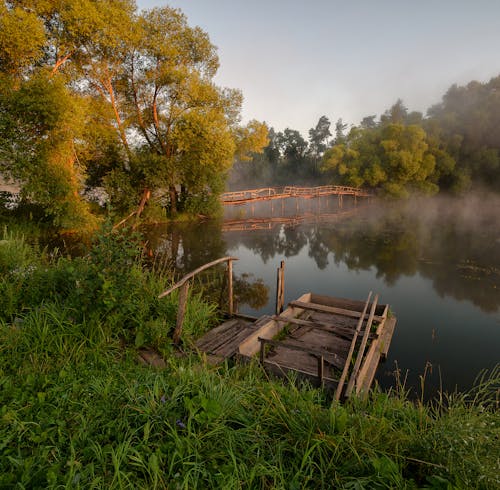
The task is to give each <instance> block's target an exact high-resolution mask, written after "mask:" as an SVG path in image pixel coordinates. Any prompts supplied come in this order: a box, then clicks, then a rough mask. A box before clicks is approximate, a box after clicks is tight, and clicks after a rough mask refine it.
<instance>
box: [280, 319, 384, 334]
mask: <svg viewBox="0 0 500 490" xmlns="http://www.w3.org/2000/svg"><path fill="white" fill-rule="evenodd" d="M272 319H273V320H276V321H277V322H283V323H291V324H293V325H300V326H303V327H309V328H314V329H317V330H324V331H325V332H331V333H333V334H336V335H339V336H340V337H344V338H346V339H348V340H351V339H352V337H353V336H354V333H355V331H356V329H355V328H349V327H344V326H342V327H339V326H337V325H335V324H333V323H326V322H325V323H319V322H315V321H311V320H302V319H301V318H281V317H280V316H276V315H275V316H273V317H272ZM373 338H375V335H374V334H370V339H373Z"/></svg>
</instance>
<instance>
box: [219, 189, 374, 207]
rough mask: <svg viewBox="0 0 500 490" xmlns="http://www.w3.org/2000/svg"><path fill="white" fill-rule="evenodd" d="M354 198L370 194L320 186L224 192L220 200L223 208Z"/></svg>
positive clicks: (356, 190) (355, 190) (358, 190)
mask: <svg viewBox="0 0 500 490" xmlns="http://www.w3.org/2000/svg"><path fill="white" fill-rule="evenodd" d="M332 195H337V196H354V197H370V195H371V194H370V193H369V192H367V191H365V190H363V189H360V188H358V187H348V186H340V185H322V186H318V187H297V186H290V185H288V186H285V187H263V188H260V189H248V190H243V191H234V192H225V193H224V194H222V195H221V197H220V199H221V202H222V204H223V205H224V206H228V205H238V204H246V203H253V202H258V201H271V200H275V199H289V198H292V197H299V198H302V199H313V198H315V197H321V196H332ZM339 198H340V197H339Z"/></svg>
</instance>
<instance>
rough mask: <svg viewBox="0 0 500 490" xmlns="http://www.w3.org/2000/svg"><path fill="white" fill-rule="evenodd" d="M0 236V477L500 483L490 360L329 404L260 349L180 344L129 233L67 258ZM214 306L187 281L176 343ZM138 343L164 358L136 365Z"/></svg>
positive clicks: (29, 482)
mask: <svg viewBox="0 0 500 490" xmlns="http://www.w3.org/2000/svg"><path fill="white" fill-rule="evenodd" d="M5 236H6V238H5V240H7V241H9V242H11V241H15V243H16V246H12V243H9V244H7V245H8V246H6V247H5V248H2V246H0V263H3V264H7V265H4V268H5V270H4V275H5V276H9V278H10V280H9V281H4V282H2V283H1V284H2V287H3V292H4V293H5V294H7V293H8V294H10V300H9V302H6V303H5V304H8V305H10V306H9V309H8V311H7V310H5V309H2V310H0V407H1V408H0V488H19V489H22V488H103V489H108V488H130V489H136V488H148V489H149V488H158V489H162V488H168V489H177V488H179V489H195V488H216V489H219V488H223V489H226V488H227V489H240V488H241V489H244V488H245V489H246V488H252V489H253V488H256V489H260V488H262V489H301V488H325V489H330V488H351V489H363V488H366V489H372V488H375V489H376V488H381V489H382V488H398V489H399V488H436V489H440V488H442V489H450V488H464V489H469V488H481V489H490V488H491V489H495V488H499V486H500V481H499V476H498V475H499V474H500V468H499V452H498V439H499V435H500V417H499V414H498V389H499V385H500V369H498V368H497V369H495V370H493V371H492V372H490V373H485V374H484V375H483V377H482V378H481V379H479V380H478V384H477V386H476V388H475V389H474V390H472V391H471V392H470V393H465V394H453V395H449V396H443V397H442V399H440V400H437V401H435V402H434V403H429V404H424V403H422V402H412V401H409V399H408V398H407V396H406V394H405V392H404V389H399V390H397V391H395V392H390V393H382V392H380V391H377V390H374V391H373V393H372V394H371V396H370V398H369V399H368V400H360V399H352V400H350V401H348V402H346V403H345V404H338V403H335V402H334V403H332V401H331V399H330V397H329V396H328V394H327V393H325V392H323V391H322V390H320V389H314V388H312V387H310V386H309V385H307V384H303V385H301V384H299V383H297V382H294V383H281V382H278V381H275V380H272V379H268V378H267V376H266V375H265V373H264V372H263V371H262V370H261V369H260V367H259V366H258V365H257V364H250V365H246V366H240V365H231V366H230V365H228V364H225V365H223V366H219V367H213V366H209V365H207V364H206V363H205V361H204V359H203V358H200V357H198V356H196V355H194V354H193V355H191V356H188V357H184V358H179V357H178V356H177V355H175V350H174V349H173V347H172V345H171V333H172V328H173V325H174V324H175V312H176V309H175V305H176V298H175V295H174V296H172V297H167V298H164V299H163V300H157V299H156V297H157V295H158V293H159V292H161V291H162V290H163V289H164V288H165V287H166V286H168V285H170V284H171V282H172V280H171V278H170V277H168V274H166V273H165V274H158V273H152V272H151V271H149V270H146V269H144V268H143V267H142V266H141V263H140V257H139V258H138V256H137V254H136V252H135V248H134V246H133V244H131V242H130V241H129V239H128V238H127V239H126V240H125V238H123V237H121V236H110V235H106V236H104V237H102V238H101V239H100V240H98V241H97V242H96V244H95V245H94V247H93V249H92V250H91V251H90V252H89V254H88V255H87V256H85V257H82V258H79V259H68V258H64V257H49V256H48V255H47V254H40V253H38V252H37V251H36V249H33V248H30V247H29V246H27V245H26V243H25V241H23V238H22V237H21V236H10V235H8V236H7V235H4V237H5ZM132 238H133V237H132ZM132 238H131V239H132ZM132 242H133V240H132ZM7 258H8V260H7ZM2 261H3V262H2ZM13 284H14V285H13ZM9 288H10V289H9ZM0 298H3V296H0ZM2 301H4V300H3V299H2ZM214 319H215V310H214V307H213V306H212V305H210V304H206V303H205V302H204V301H203V293H202V292H200V291H195V292H194V293H193V294H192V295H191V296H190V300H189V304H188V309H187V313H186V326H185V334H186V336H185V340H186V345H187V346H189V342H190V339H193V338H195V337H196V336H197V335H199V334H200V333H201V332H203V331H204V330H205V329H206V328H208V326H209V325H210V322H211V321H214ZM142 345H153V346H155V347H156V348H158V349H159V350H160V351H161V352H162V353H163V354H164V356H165V358H166V361H167V367H166V368H165V369H163V370H155V369H152V368H148V367H144V366H141V365H139V364H137V362H136V360H135V357H136V354H135V347H136V346H142Z"/></svg>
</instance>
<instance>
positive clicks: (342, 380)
mask: <svg viewBox="0 0 500 490" xmlns="http://www.w3.org/2000/svg"><path fill="white" fill-rule="evenodd" d="M371 296H372V292H371V291H370V293H369V294H368V298H367V300H366V302H365V306H364V308H363V311H362V312H361V315H360V316H359V321H358V325H357V327H356V333H355V334H354V336H353V338H352V342H351V346H350V348H349V353H348V354H347V359H346V361H345V364H344V368H343V370H342V375H341V376H340V380H339V384H338V385H337V390H336V391H335V399H336V400H339V399H340V397H341V395H342V388H343V387H344V383H345V379H346V376H347V373H348V372H349V364H350V363H351V359H352V354H353V352H354V347H355V346H356V341H357V338H358V335H359V332H360V331H361V326H362V325H363V319H364V318H365V313H366V310H367V308H368V304H369V303H370V298H371Z"/></svg>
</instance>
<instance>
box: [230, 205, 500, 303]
mask: <svg viewBox="0 0 500 490" xmlns="http://www.w3.org/2000/svg"><path fill="white" fill-rule="evenodd" d="M464 206H466V203H465V204H464ZM492 210H493V212H487V211H486V212H485V211H484V209H483V210H482V212H480V213H477V214H473V215H471V214H470V213H469V215H468V217H467V216H464V214H463V213H461V212H459V211H460V208H458V210H457V209H455V208H452V207H451V206H450V204H449V202H446V201H443V202H440V201H435V202H434V203H433V204H432V205H430V206H429V205H428V204H427V205H425V204H423V203H421V204H418V205H416V206H415V205H414V203H409V204H407V205H406V206H401V205H394V206H392V207H384V208H377V207H372V208H370V209H362V210H360V212H359V213H358V214H356V215H355V216H350V217H349V218H347V219H345V220H343V221H338V222H335V223H333V224H331V225H328V224H317V223H314V224H301V225H299V226H295V227H290V228H280V227H276V228H274V229H271V230H259V231H250V232H242V233H238V234H235V233H232V232H231V233H228V234H226V241H227V242H228V244H229V245H230V246H232V247H236V246H238V245H244V246H245V247H247V248H248V249H250V250H252V251H253V252H254V253H256V254H258V255H260V256H261V257H262V260H263V261H264V262H267V261H268V260H270V259H272V258H274V257H275V256H276V255H278V256H285V257H292V256H295V255H297V254H298V253H299V252H300V251H301V250H302V249H303V248H305V247H307V248H308V254H309V256H310V257H311V258H312V259H313V260H314V261H315V263H316V265H317V267H318V268H319V269H325V268H326V267H327V265H328V263H329V261H330V260H332V261H334V262H335V263H337V264H339V263H341V262H343V263H345V264H346V265H347V266H348V268H349V269H351V270H367V269H369V268H372V267H374V268H375V269H376V271H377V272H376V273H377V277H379V278H381V279H383V280H384V281H385V282H386V283H387V284H388V285H393V284H394V283H395V282H396V281H397V280H398V279H399V278H400V277H402V276H405V275H406V276H413V275H415V274H416V273H420V274H421V275H422V276H423V277H427V278H429V279H430V280H432V282H433V285H434V288H435V290H436V291H437V293H438V294H439V295H441V296H445V295H449V296H452V297H454V298H456V299H458V300H469V301H472V302H473V303H474V304H475V305H477V306H479V307H480V308H482V309H483V310H485V311H488V312H491V311H496V310H497V309H498V307H499V306H500V294H499V290H500V223H499V222H498V218H497V216H496V215H495V212H494V208H492Z"/></svg>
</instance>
